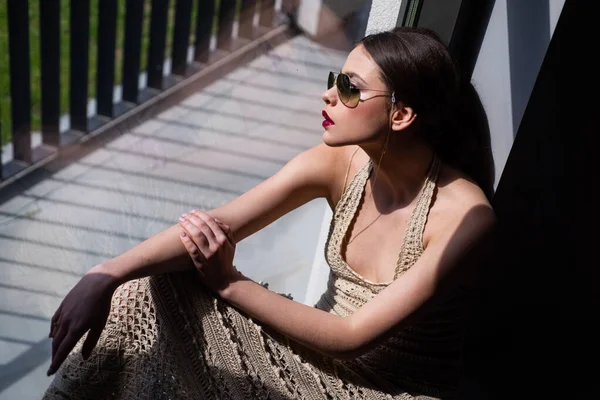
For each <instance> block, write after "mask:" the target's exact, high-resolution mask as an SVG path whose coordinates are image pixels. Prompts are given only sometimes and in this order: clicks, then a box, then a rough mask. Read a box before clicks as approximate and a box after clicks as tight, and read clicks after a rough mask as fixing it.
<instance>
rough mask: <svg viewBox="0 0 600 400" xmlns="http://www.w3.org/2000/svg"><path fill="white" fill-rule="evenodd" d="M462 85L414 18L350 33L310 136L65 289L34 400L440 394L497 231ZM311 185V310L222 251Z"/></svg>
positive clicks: (290, 205)
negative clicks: (215, 200)
mask: <svg viewBox="0 0 600 400" xmlns="http://www.w3.org/2000/svg"><path fill="white" fill-rule="evenodd" d="M459 80H460V77H459V75H458V73H457V70H456V68H455V65H454V63H453V61H452V59H451V57H450V55H449V53H448V51H447V49H446V48H445V47H444V45H443V44H442V42H441V41H440V40H439V39H438V38H437V37H436V36H435V35H434V34H433V33H432V32H430V31H428V30H423V29H412V28H396V29H394V30H393V31H390V32H382V33H379V34H374V35H370V36H367V37H366V38H364V39H363V40H361V41H360V42H359V43H358V44H357V46H356V47H355V48H354V49H353V51H352V52H351V53H350V54H349V56H348V58H347V60H346V63H345V64H344V66H343V68H342V73H339V74H335V73H331V74H330V76H329V82H328V90H327V91H326V92H325V93H324V94H323V101H324V103H325V107H324V110H323V116H324V118H325V121H324V122H323V126H324V128H325V132H324V134H323V142H324V143H323V144H321V145H318V146H316V147H314V148H312V149H310V150H308V151H306V152H304V153H302V154H300V155H298V156H297V157H296V158H294V159H293V160H292V161H290V162H289V163H288V164H287V165H286V166H285V167H283V168H282V169H281V170H280V171H279V172H278V173H277V174H275V175H274V176H273V177H271V178H269V179H267V180H266V181H265V182H263V183H261V184H260V185H258V186H257V187H256V188H254V189H252V190H250V191H249V192H247V193H245V194H244V195H242V196H240V197H239V198H238V199H236V200H233V201H232V202H230V203H228V204H226V205H224V206H222V207H219V208H217V209H215V210H211V211H208V212H201V211H193V212H191V213H189V214H184V215H182V217H181V218H180V222H179V224H177V225H174V226H173V227H171V228H169V229H167V230H165V231H164V232H161V233H159V234H157V235H156V236H153V237H151V238H150V239H148V240H146V241H145V242H143V243H141V244H139V245H138V246H136V247H134V248H133V249H131V250H129V251H128V252H126V253H124V254H122V255H120V256H118V257H116V258H114V259H112V260H110V261H108V262H106V263H103V264H101V265H97V266H95V267H94V268H92V270H90V272H89V273H88V274H86V275H85V276H84V277H83V278H82V280H81V281H80V282H79V283H78V284H77V285H76V286H75V287H74V288H73V289H72V290H71V292H70V293H69V294H68V295H67V296H66V297H65V299H64V300H63V302H62V304H61V305H60V307H59V309H58V310H57V312H56V314H55V316H54V317H53V319H52V327H51V332H50V337H52V338H53V346H52V364H51V367H50V370H49V371H48V372H49V374H52V373H54V372H56V371H57V369H58V368H59V367H60V369H58V373H57V376H56V378H55V379H54V382H53V383H52V385H51V386H50V388H49V389H48V391H47V393H46V397H45V398H47V399H54V398H59V399H62V398H75V399H88V398H101V399H106V398H116V399H129V398H135V399H140V398H152V399H162V398H165V399H167V398H169V399H173V398H174V399H180V398H181V399H187V398H194V399H197V398H211V399H212V398H218V399H220V398H233V399H240V398H281V399H290V398H306V399H321V398H334V399H342V398H365V399H375V398H390V396H391V397H392V398H398V399H413V398H421V399H424V398H444V399H446V398H452V397H453V396H454V395H455V394H456V390H457V385H458V380H459V377H460V358H461V357H460V356H461V343H462V342H461V341H462V330H463V322H464V321H463V320H464V314H465V310H466V305H467V300H468V296H467V291H466V290H465V289H466V288H468V287H469V286H470V284H471V281H472V280H473V279H472V276H473V275H472V273H471V272H470V268H468V267H469V266H470V265H475V264H472V262H471V261H470V260H471V259H472V257H471V256H470V255H471V254H472V253H473V250H474V249H479V248H481V243H482V242H483V240H482V239H483V238H485V237H487V236H488V233H489V232H490V231H491V228H492V227H493V225H494V213H493V211H492V208H491V207H490V204H489V202H488V199H487V197H486V194H485V192H484V190H482V188H486V189H487V188H489V187H490V185H491V182H490V181H486V180H485V175H484V174H482V171H483V169H484V167H485V165H484V164H483V163H482V162H480V160H485V157H484V156H485V152H486V151H487V150H489V149H483V148H481V146H480V145H478V143H479V142H478V136H474V135H473V134H474V131H472V130H469V128H468V126H469V125H470V124H472V123H473V121H475V118H474V117H473V116H472V115H471V114H472V112H473V109H469V110H464V109H461V107H462V106H464V104H467V103H465V102H461V99H462V98H463V97H464V95H465V93H467V92H465V91H464V90H462V91H461V87H463V86H465V85H461V84H460V82H459ZM471 94H473V93H472V92H471ZM461 115H465V116H466V117H465V118H463V117H461ZM465 132H471V135H467V134H465ZM473 143H475V145H473ZM465 160H466V162H465ZM473 160H475V161H476V162H475V163H474V162H473ZM461 168H463V169H462V170H461ZM481 177H484V178H481ZM473 178H474V179H475V180H473ZM317 197H325V198H326V199H327V200H328V202H329V204H330V206H331V207H332V208H333V209H334V216H333V219H332V222H331V229H330V234H329V239H328V242H327V248H326V256H327V261H328V263H329V265H330V267H331V275H330V279H329V283H328V288H327V290H326V292H325V293H324V294H323V296H322V298H321V299H320V301H319V302H318V303H317V304H316V305H315V307H309V306H306V305H303V304H300V303H297V302H294V301H293V300H290V299H288V298H285V297H284V296H280V295H278V294H276V293H274V292H271V291H269V290H268V289H266V288H264V287H263V286H261V285H259V284H256V283H254V282H252V281H251V280H249V279H247V278H245V277H244V276H243V275H242V274H241V273H239V272H238V271H237V270H236V268H235V267H234V266H233V258H234V252H235V243H236V241H237V242H239V241H240V240H243V239H244V238H245V237H247V236H249V235H251V234H253V233H254V232H256V231H258V230H260V229H262V228H263V227H265V226H267V225H269V224H270V223H271V222H273V221H275V220H276V219H277V218H279V217H281V216H282V215H284V214H285V213H287V212H289V211H291V210H293V209H295V208H297V207H299V206H301V205H302V204H305V203H307V202H309V201H310V200H313V199H315V198H317ZM398 252H399V254H398ZM192 266H195V267H196V268H195V270H194V268H192ZM188 270H189V271H188ZM185 271H188V272H185ZM175 272H178V273H175ZM148 276H152V278H144V277H148ZM111 298H112V302H111ZM86 333H87V335H86ZM84 335H85V337H84ZM74 346H75V350H74V351H72V350H73V348H74ZM67 356H68V358H67ZM65 359H66V362H65V363H64V364H63V360H65ZM61 365H62V366H61Z"/></svg>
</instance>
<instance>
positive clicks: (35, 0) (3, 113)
mask: <svg viewBox="0 0 600 400" xmlns="http://www.w3.org/2000/svg"><path fill="white" fill-rule="evenodd" d="M21 1H26V0H21ZM40 1H44V0H29V46H30V68H31V129H32V130H33V131H39V130H40V122H41V121H40V119H41V113H40V111H41V78H40V74H41V69H40V32H39V26H40V20H39V2H40ZM99 1H102V0H90V43H89V46H90V48H89V70H88V73H89V79H88V82H89V83H88V96H89V98H93V97H95V95H96V59H97V31H98V2H99ZM198 1H205V0H194V7H193V10H194V11H193V12H192V15H191V18H192V25H191V32H190V43H193V41H194V40H195V38H194V23H193V21H195V20H196V11H195V10H196V5H197V2H198ZM175 2H176V0H171V1H170V2H169V14H168V22H167V42H166V48H165V58H167V57H170V54H171V46H172V41H173V28H174V18H175ZM6 3H7V0H0V144H6V143H8V142H10V140H11V131H12V127H11V101H10V68H9V58H8V57H9V53H8V21H7V10H6V6H7V5H6ZM215 3H216V7H215V10H218V9H219V3H220V0H215ZM60 4H61V9H60V19H61V21H60V112H61V115H62V114H64V113H66V112H68V111H69V54H70V48H69V39H70V38H69V17H70V15H69V14H70V13H69V6H70V0H60ZM117 4H118V9H117V42H116V51H115V84H116V85H118V84H120V83H121V72H122V71H121V69H122V63H123V40H124V29H125V27H124V22H125V0H118V3H117ZM240 4H241V1H240V0H238V1H237V9H238V10H239V6H240ZM151 11H152V7H151V2H150V0H146V1H145V7H144V17H143V26H142V44H141V62H140V71H144V70H145V69H146V58H147V51H148V39H149V29H150V15H151ZM217 19H218V17H217V15H216V13H215V16H214V21H215V23H214V24H213V28H215V29H216V23H217Z"/></svg>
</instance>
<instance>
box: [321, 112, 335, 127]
mask: <svg viewBox="0 0 600 400" xmlns="http://www.w3.org/2000/svg"><path fill="white" fill-rule="evenodd" d="M321 114H322V115H323V118H325V121H323V128H327V127H328V126H331V125H334V122H333V120H332V119H331V118H330V117H329V115H327V112H325V110H323V112H322V113H321Z"/></svg>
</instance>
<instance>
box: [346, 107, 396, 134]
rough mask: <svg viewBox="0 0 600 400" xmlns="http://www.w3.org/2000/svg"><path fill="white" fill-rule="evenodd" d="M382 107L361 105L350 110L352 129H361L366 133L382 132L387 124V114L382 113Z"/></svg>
mask: <svg viewBox="0 0 600 400" xmlns="http://www.w3.org/2000/svg"><path fill="white" fill-rule="evenodd" d="M381 110H382V105H379V104H378V105H375V104H365V103H361V104H359V105H358V107H356V108H355V109H352V110H349V111H351V113H349V114H350V115H349V117H348V122H349V123H350V124H351V127H353V128H355V129H360V130H361V131H363V132H364V133H370V132H376V131H379V130H381V128H383V126H384V125H385V124H386V123H387V121H386V119H385V114H384V113H383V112H382V111H381Z"/></svg>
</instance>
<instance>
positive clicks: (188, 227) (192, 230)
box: [179, 217, 208, 250]
mask: <svg viewBox="0 0 600 400" xmlns="http://www.w3.org/2000/svg"><path fill="white" fill-rule="evenodd" d="M179 226H180V227H181V228H182V229H183V230H184V231H185V233H186V234H187V236H188V237H189V238H190V239H191V240H192V241H193V242H194V244H195V245H196V246H198V249H199V250H201V249H204V248H207V247H208V239H207V238H206V236H204V235H203V234H202V231H201V230H200V229H199V228H198V227H197V226H195V225H194V224H192V223H191V222H190V221H188V219H187V217H185V218H184V217H182V218H180V219H179Z"/></svg>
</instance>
